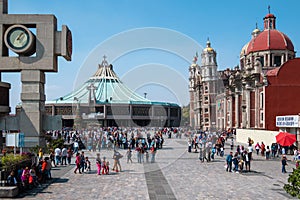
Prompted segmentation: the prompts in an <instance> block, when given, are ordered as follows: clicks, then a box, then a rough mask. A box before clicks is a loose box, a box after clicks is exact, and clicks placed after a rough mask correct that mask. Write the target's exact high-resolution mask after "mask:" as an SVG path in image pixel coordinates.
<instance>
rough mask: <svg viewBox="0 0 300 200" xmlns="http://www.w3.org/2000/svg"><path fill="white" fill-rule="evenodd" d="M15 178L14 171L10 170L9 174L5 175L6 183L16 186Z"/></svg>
mask: <svg viewBox="0 0 300 200" xmlns="http://www.w3.org/2000/svg"><path fill="white" fill-rule="evenodd" d="M17 183H18V182H17V179H16V177H15V172H14V171H11V172H10V174H9V176H8V177H7V184H8V186H16V185H17Z"/></svg>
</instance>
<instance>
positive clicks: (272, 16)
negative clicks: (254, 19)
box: [264, 13, 276, 19]
mask: <svg viewBox="0 0 300 200" xmlns="http://www.w3.org/2000/svg"><path fill="white" fill-rule="evenodd" d="M267 18H276V17H275V16H274V15H273V14H271V13H268V14H267V15H266V16H265V18H264V19H267Z"/></svg>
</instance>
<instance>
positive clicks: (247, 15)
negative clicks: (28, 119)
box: [0, 0, 300, 113]
mask: <svg viewBox="0 0 300 200" xmlns="http://www.w3.org/2000/svg"><path fill="white" fill-rule="evenodd" d="M268 5H270V7H271V13H273V14H274V15H275V16H276V17H277V18H276V23H277V24H276V25H277V29H278V30H280V31H282V32H283V33H285V34H286V35H287V36H288V37H289V38H290V39H291V40H292V42H293V44H294V47H295V51H296V52H298V50H299V48H300V36H299V35H300V26H298V23H299V19H300V16H299V7H300V1H299V0H289V1H283V0H265V1H258V0H256V1H240V0H232V1H217V0H212V1H202V0H186V1H183V0H182V1H180V0H163V1H162V0H151V1H149V0H88V1H86V0H85V1H84V0H63V1H61V0H9V2H8V13H9V14H54V15H55V16H56V18H57V22H58V30H61V26H62V25H64V24H65V25H67V26H68V27H69V28H70V30H71V31H72V36H73V55H72V61H71V62H68V61H66V60H64V59H63V58H59V59H58V63H59V70H58V73H46V85H45V93H46V99H47V100H53V99H55V98H59V97H62V96H64V95H66V94H68V93H70V92H71V91H73V90H74V89H75V88H76V87H78V86H79V85H80V84H82V83H83V82H84V81H85V80H87V79H88V78H89V77H90V76H91V75H92V74H93V73H94V72H96V70H97V68H98V63H101V61H102V59H103V55H106V57H107V58H106V59H107V60H108V62H109V63H112V64H113V66H114V70H115V72H116V73H117V74H118V76H119V77H120V78H121V79H122V80H123V82H124V83H125V84H127V85H128V86H129V87H130V88H131V89H132V90H134V91H136V92H137V93H139V94H140V95H142V96H144V93H147V98H148V99H150V100H155V101H169V102H175V103H178V104H179V105H187V104H188V102H189V94H188V75H189V74H188V67H189V65H190V64H191V62H192V60H193V57H194V55H195V54H196V52H198V54H199V55H200V54H201V51H202V48H203V47H205V45H206V41H207V39H208V38H209V40H210V42H211V46H212V47H213V48H214V49H215V50H216V52H217V63H218V69H219V70H223V69H226V68H233V67H234V66H236V65H238V64H239V54H240V51H241V48H242V47H243V46H244V45H245V44H246V43H247V42H249V41H250V39H251V32H252V30H254V29H255V24H256V23H257V25H258V28H260V29H261V30H262V29H263V17H264V16H265V15H266V14H267V13H268ZM2 81H5V82H9V83H11V90H10V107H11V109H12V113H14V112H15V111H14V110H15V106H16V105H17V104H18V103H19V102H21V100H20V92H21V81H20V73H2ZM143 81H144V82H143ZM0 96H1V94H0Z"/></svg>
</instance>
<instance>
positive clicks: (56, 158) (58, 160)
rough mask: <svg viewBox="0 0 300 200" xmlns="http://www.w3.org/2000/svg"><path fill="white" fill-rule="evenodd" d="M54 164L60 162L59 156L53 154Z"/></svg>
mask: <svg viewBox="0 0 300 200" xmlns="http://www.w3.org/2000/svg"><path fill="white" fill-rule="evenodd" d="M55 164H56V165H58V164H60V156H55Z"/></svg>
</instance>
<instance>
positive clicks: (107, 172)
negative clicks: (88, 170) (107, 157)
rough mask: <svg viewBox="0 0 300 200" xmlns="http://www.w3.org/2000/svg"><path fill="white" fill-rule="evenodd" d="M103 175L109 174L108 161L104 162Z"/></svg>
mask: <svg viewBox="0 0 300 200" xmlns="http://www.w3.org/2000/svg"><path fill="white" fill-rule="evenodd" d="M105 173H106V174H109V161H106V168H105Z"/></svg>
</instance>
